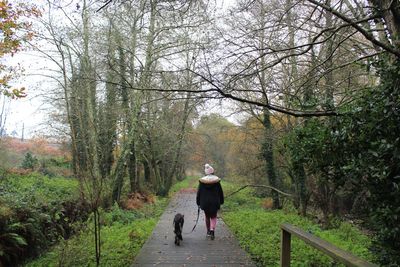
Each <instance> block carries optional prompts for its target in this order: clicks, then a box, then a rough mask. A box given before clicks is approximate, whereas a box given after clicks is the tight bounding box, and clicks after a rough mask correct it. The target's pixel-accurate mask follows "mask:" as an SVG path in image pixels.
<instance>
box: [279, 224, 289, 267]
mask: <svg viewBox="0 0 400 267" xmlns="http://www.w3.org/2000/svg"><path fill="white" fill-rule="evenodd" d="M289 266H290V233H289V232H287V231H285V230H283V229H282V244H281V267H289Z"/></svg>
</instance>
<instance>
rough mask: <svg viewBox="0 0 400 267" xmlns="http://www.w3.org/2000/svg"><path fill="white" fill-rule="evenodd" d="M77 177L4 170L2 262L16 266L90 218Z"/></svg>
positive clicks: (0, 183) (0, 180)
mask: <svg viewBox="0 0 400 267" xmlns="http://www.w3.org/2000/svg"><path fill="white" fill-rule="evenodd" d="M78 197H79V194H78V182H77V181H76V180H75V179H67V178H62V177H51V178H50V177H48V176H43V175H41V174H38V173H30V174H25V175H21V174H15V173H10V172H8V171H4V170H1V171H0V233H1V234H0V266H16V265H18V264H19V263H20V262H21V260H22V259H26V258H30V257H35V256H37V255H38V254H39V253H40V252H41V251H44V250H46V249H47V248H48V247H50V246H51V245H53V244H55V243H56V242H57V241H58V240H59V239H60V238H67V237H69V236H70V235H71V234H73V232H74V226H73V225H74V223H75V222H76V221H80V220H82V218H87V217H86V215H87V213H86V210H87V205H85V203H83V202H81V201H78Z"/></svg>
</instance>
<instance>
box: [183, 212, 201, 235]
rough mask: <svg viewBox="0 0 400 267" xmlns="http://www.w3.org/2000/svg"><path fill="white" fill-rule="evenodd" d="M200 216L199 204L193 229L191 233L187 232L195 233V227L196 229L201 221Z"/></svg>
mask: <svg viewBox="0 0 400 267" xmlns="http://www.w3.org/2000/svg"><path fill="white" fill-rule="evenodd" d="M199 217H200V206H198V208H197V219H196V223H195V224H194V226H193V229H192V231H190V232H189V233H185V234H191V233H193V231H194V229H195V228H196V226H197V223H198V222H199Z"/></svg>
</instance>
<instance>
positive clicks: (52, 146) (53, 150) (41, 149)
mask: <svg viewBox="0 0 400 267" xmlns="http://www.w3.org/2000/svg"><path fill="white" fill-rule="evenodd" d="M2 143H3V147H4V148H5V149H7V150H8V151H13V152H14V153H17V154H25V153H26V152H28V151H29V152H31V153H33V154H34V155H36V156H53V157H66V158H69V157H70V153H69V152H68V151H66V149H65V148H64V147H63V146H62V144H60V143H50V142H48V141H47V140H46V139H43V138H34V139H29V140H24V141H21V139H18V138H11V137H7V138H3V139H2Z"/></svg>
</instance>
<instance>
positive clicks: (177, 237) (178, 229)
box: [173, 213, 185, 246]
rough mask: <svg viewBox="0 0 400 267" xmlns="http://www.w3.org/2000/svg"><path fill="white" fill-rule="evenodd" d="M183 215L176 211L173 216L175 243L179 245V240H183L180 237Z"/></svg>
mask: <svg viewBox="0 0 400 267" xmlns="http://www.w3.org/2000/svg"><path fill="white" fill-rule="evenodd" d="M184 217H185V216H184V215H183V214H180V213H177V214H176V215H175V217H174V223H173V225H174V233H175V245H177V246H180V244H181V241H183V238H182V229H183V223H184V222H185V220H184Z"/></svg>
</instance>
